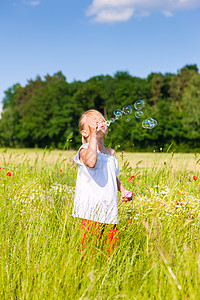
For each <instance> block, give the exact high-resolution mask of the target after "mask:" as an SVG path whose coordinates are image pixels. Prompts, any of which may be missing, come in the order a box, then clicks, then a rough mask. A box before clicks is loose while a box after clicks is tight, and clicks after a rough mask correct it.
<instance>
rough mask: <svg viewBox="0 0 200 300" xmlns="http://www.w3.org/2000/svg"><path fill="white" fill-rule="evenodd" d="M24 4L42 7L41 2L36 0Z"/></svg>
mask: <svg viewBox="0 0 200 300" xmlns="http://www.w3.org/2000/svg"><path fill="white" fill-rule="evenodd" d="M24 4H27V5H30V6H37V5H40V1H39V0H34V1H24Z"/></svg>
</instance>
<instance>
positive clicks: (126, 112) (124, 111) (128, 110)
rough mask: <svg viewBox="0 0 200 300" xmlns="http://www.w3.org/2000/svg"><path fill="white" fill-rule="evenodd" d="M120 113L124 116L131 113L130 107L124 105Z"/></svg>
mask: <svg viewBox="0 0 200 300" xmlns="http://www.w3.org/2000/svg"><path fill="white" fill-rule="evenodd" d="M122 112H123V113H124V114H125V115H128V114H131V113H132V108H131V107H130V105H126V106H124V107H123V108H122Z"/></svg>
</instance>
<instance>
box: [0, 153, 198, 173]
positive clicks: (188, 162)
mask: <svg viewBox="0 0 200 300" xmlns="http://www.w3.org/2000/svg"><path fill="white" fill-rule="evenodd" d="M75 154H76V151H75V150H69V151H62V150H52V151H50V152H49V151H48V150H47V151H45V150H44V149H0V161H2V159H3V156H4V157H5V159H6V160H10V161H12V162H18V161H23V160H25V159H29V160H30V162H32V163H33V162H34V161H35V159H37V158H39V159H42V158H45V160H46V161H47V162H50V163H54V162H55V161H57V160H59V161H62V160H63V159H67V161H69V162H71V161H73V159H74V156H75ZM117 159H118V162H119V167H120V168H121V167H122V165H123V160H127V161H128V162H129V163H130V166H132V167H135V166H136V165H137V164H138V162H140V163H139V165H140V168H146V167H147V168H150V167H152V166H157V167H159V166H160V167H161V166H163V165H164V163H168V164H171V165H172V166H173V168H174V169H176V170H177V169H180V168H183V167H184V168H186V169H187V170H190V169H191V170H198V169H199V168H200V154H192V153H186V154H183V153H130V152H123V160H122V153H121V152H117Z"/></svg>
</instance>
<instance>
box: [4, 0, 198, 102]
mask: <svg viewBox="0 0 200 300" xmlns="http://www.w3.org/2000/svg"><path fill="white" fill-rule="evenodd" d="M199 28H200V0H151V1H150V0H0V41H1V47H0V53H1V55H0V78H1V79H0V101H1V100H2V98H3V96H4V91H5V90H7V89H8V88H9V87H11V86H12V85H13V84H15V83H17V82H18V83H20V84H21V85H22V86H24V85H25V84H26V83H27V80H29V79H35V78H36V76H37V75H40V76H41V77H42V78H43V76H45V75H46V74H47V73H48V74H50V75H53V73H56V72H58V71H62V73H63V74H64V75H65V76H66V78H67V81H68V82H72V81H73V80H81V81H85V80H87V79H89V78H91V77H93V76H96V75H101V74H103V75H106V74H109V75H111V76H113V75H114V73H115V72H117V71H128V72H129V73H130V74H131V75H132V76H137V77H146V76H148V74H150V73H151V72H161V73H163V74H164V73H166V72H171V73H176V72H177V71H178V70H179V69H180V68H182V67H183V66H184V65H186V64H197V66H198V68H199V69H200V33H199Z"/></svg>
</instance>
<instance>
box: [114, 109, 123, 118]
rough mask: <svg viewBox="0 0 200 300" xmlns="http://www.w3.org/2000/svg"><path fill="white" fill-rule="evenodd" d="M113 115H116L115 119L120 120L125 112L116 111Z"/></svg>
mask: <svg viewBox="0 0 200 300" xmlns="http://www.w3.org/2000/svg"><path fill="white" fill-rule="evenodd" d="M113 114H114V115H115V119H116V120H118V119H121V117H122V114H123V112H122V110H121V109H115V110H114V111H113Z"/></svg>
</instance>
